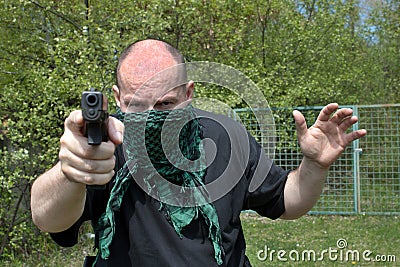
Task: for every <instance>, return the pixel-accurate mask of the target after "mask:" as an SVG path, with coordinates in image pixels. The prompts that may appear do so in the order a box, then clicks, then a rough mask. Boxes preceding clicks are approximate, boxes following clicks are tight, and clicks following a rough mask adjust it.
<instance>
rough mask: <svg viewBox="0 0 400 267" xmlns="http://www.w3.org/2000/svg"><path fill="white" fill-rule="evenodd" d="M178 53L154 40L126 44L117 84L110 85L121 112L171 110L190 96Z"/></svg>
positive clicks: (119, 66) (190, 97)
mask: <svg viewBox="0 0 400 267" xmlns="http://www.w3.org/2000/svg"><path fill="white" fill-rule="evenodd" d="M182 63H184V58H183V56H182V54H181V53H180V52H179V51H178V50H177V49H175V48H174V47H172V46H171V45H169V44H167V43H165V42H162V41H158V40H144V41H139V42H136V43H134V44H132V45H130V46H129V47H128V48H127V49H126V50H125V51H124V52H123V53H122V55H121V57H120V59H119V61H118V65H117V70H116V76H117V85H116V86H113V91H114V96H115V99H116V101H117V105H118V106H119V107H120V108H121V110H122V111H126V110H129V112H135V111H142V110H147V109H153V108H154V109H173V108H175V107H178V106H179V105H180V104H183V103H185V102H187V101H190V100H191V99H192V95H193V90H194V82H193V81H188V80H187V73H186V67H185V64H182Z"/></svg>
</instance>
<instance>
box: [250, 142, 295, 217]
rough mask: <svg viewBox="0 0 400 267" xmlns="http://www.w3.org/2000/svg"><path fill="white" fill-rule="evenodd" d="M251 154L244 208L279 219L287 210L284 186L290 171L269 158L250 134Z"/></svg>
mask: <svg viewBox="0 0 400 267" xmlns="http://www.w3.org/2000/svg"><path fill="white" fill-rule="evenodd" d="M249 141H250V151H251V152H250V155H251V159H250V161H249V166H247V172H246V177H247V179H248V184H249V186H248V191H247V195H246V198H245V204H244V208H245V209H248V210H253V211H256V212H257V213H258V214H260V215H262V216H265V217H268V218H271V219H277V218H279V217H280V216H281V215H282V214H283V213H284V212H285V202H284V188H285V184H286V181H287V177H288V174H289V171H286V170H284V169H282V168H281V167H279V166H277V165H276V164H275V163H274V162H273V160H271V159H270V158H268V157H267V156H266V155H265V153H264V150H263V148H262V147H261V145H260V144H259V143H258V142H257V141H256V140H255V139H254V138H253V137H252V136H250V135H249Z"/></svg>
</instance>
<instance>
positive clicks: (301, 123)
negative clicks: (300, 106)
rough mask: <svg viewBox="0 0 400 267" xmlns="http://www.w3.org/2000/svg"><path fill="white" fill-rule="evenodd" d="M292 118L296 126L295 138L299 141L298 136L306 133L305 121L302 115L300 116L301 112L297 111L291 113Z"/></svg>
mask: <svg viewBox="0 0 400 267" xmlns="http://www.w3.org/2000/svg"><path fill="white" fill-rule="evenodd" d="M293 118H294V122H295V124H296V131H297V136H298V139H300V136H303V135H304V134H305V133H306V132H307V124H306V120H305V118H304V116H303V114H301V112H300V111H298V110H294V111H293Z"/></svg>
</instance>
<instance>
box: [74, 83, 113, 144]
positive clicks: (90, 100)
mask: <svg viewBox="0 0 400 267" xmlns="http://www.w3.org/2000/svg"><path fill="white" fill-rule="evenodd" d="M81 108H82V115H83V120H84V121H85V125H84V128H83V130H84V135H85V136H86V137H87V138H88V144H89V145H100V144H101V142H107V141H108V135H107V123H108V116H109V115H108V100H107V97H106V96H105V95H103V94H102V93H101V92H98V91H96V90H95V89H94V88H91V89H90V91H84V92H83V93H82V102H81Z"/></svg>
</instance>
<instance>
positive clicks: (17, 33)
mask: <svg viewBox="0 0 400 267" xmlns="http://www.w3.org/2000/svg"><path fill="white" fill-rule="evenodd" d="M88 2H89V4H90V6H89V8H87V7H86V6H85V4H84V3H85V2H84V1H82V0H72V1H71V0H68V1H66V0H58V1H54V0H2V1H1V8H0V39H1V42H0V87H1V91H0V103H1V109H0V119H1V122H2V123H1V129H0V131H1V132H0V149H1V150H0V154H1V163H0V166H1V172H0V178H1V181H0V182H1V188H0V193H1V201H0V215H1V216H0V257H5V258H12V257H13V255H14V254H15V253H25V254H29V253H34V252H35V251H37V249H38V245H37V242H35V240H38V239H41V238H43V237H42V236H41V235H38V232H37V229H36V228H35V227H34V226H33V225H32V223H31V221H30V215H29V189H30V185H31V183H32V181H33V180H34V179H35V178H36V177H37V176H38V175H39V174H41V173H42V172H44V171H45V170H46V169H48V168H49V167H50V166H51V165H52V164H53V163H54V161H55V159H56V158H57V153H58V146H59V145H58V142H59V138H60V136H61V134H62V130H63V121H64V119H65V118H66V117H67V116H68V114H69V113H70V111H71V110H73V109H77V108H79V99H80V94H81V92H82V91H84V90H87V89H88V88H90V87H96V88H98V89H101V90H102V91H103V92H105V93H106V94H107V95H108V96H109V98H111V99H112V96H111V90H110V88H111V86H112V84H113V83H114V67H115V63H116V58H117V57H118V55H119V53H120V52H121V51H122V50H123V48H124V47H126V46H127V45H128V44H130V43H131V42H133V41H136V40H138V39H143V38H148V37H152V38H159V39H163V40H166V41H168V42H169V43H171V44H172V45H175V46H176V47H178V48H179V49H180V50H181V51H182V52H183V53H184V55H186V57H187V58H188V60H191V61H199V60H201V61H205V60H207V61H215V62H218V63H222V64H226V65H229V66H233V67H235V68H236V69H238V70H239V71H241V72H243V73H245V74H246V75H247V76H248V77H249V78H251V79H252V80H253V81H254V82H255V83H256V84H257V85H258V87H259V88H260V89H261V90H262V92H263V93H264V95H265V97H266V99H267V100H268V102H269V103H270V105H271V106H273V107H277V106H280V107H282V106H283V107H288V106H301V105H323V104H325V103H326V102H328V101H337V102H340V103H341V104H343V105H344V104H357V103H358V104H368V103H385V102H387V101H390V102H398V101H399V100H400V99H399V94H398V89H399V84H400V79H399V73H400V71H399V66H400V64H399V57H398V54H399V51H400V50H399V44H400V42H399V38H400V37H399V32H398V25H399V15H398V14H399V12H398V11H399V4H398V1H389V2H388V4H381V5H379V6H371V7H370V9H368V10H370V11H369V13H367V14H365V13H364V14H363V16H361V15H360V14H361V13H362V11H363V9H362V8H361V4H359V3H358V1H327V0H324V1H323V0H320V1H289V0H284V1H278V0H269V1H260V0H257V1H252V2H249V1H238V0H229V1H222V0H212V1H194V0H189V1H177V0H176V1H172V0H168V1H155V0H141V1H122V0H116V1H88ZM371 2H373V1H371ZM197 90H198V91H197V95H198V96H201V97H208V98H211V99H216V100H219V101H223V102H224V103H225V104H226V105H228V106H230V107H231V108H242V107H245V103H243V101H242V100H241V99H240V96H237V95H233V94H232V93H231V92H230V91H229V90H225V89H221V88H218V87H214V86H213V87H210V86H199V87H198V88H197ZM112 103H113V102H112V101H111V108H113V104H112ZM211 105H212V104H210V107H211ZM285 138H286V137H282V140H283V139H285Z"/></svg>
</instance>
